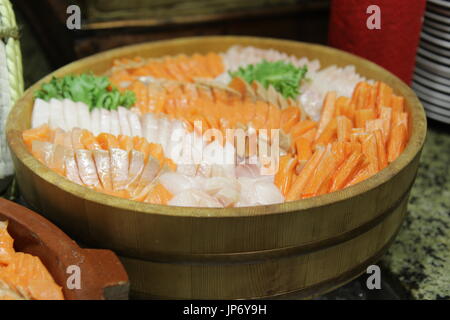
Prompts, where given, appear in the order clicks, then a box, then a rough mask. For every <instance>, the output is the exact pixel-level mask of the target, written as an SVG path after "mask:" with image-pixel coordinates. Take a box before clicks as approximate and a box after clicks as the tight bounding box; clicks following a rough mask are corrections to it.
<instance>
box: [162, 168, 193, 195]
mask: <svg viewBox="0 0 450 320" xmlns="http://www.w3.org/2000/svg"><path fill="white" fill-rule="evenodd" d="M159 182H161V183H162V185H163V186H164V188H166V189H167V190H169V192H170V193H171V194H174V195H175V194H178V193H180V192H182V191H184V190H188V189H192V188H194V187H198V186H197V185H196V184H194V180H193V179H192V178H189V177H187V176H185V175H183V174H180V173H177V172H171V171H167V172H164V173H162V174H161V176H160V177H159Z"/></svg>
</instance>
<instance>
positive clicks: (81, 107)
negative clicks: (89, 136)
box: [76, 102, 92, 131]
mask: <svg viewBox="0 0 450 320" xmlns="http://www.w3.org/2000/svg"><path fill="white" fill-rule="evenodd" d="M76 105H77V118H78V125H79V127H80V128H82V129H86V130H89V131H92V128H91V113H90V112H89V106H88V105H87V104H85V103H83V102H77V103H76Z"/></svg>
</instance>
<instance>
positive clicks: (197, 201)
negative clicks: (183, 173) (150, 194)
mask: <svg viewBox="0 0 450 320" xmlns="http://www.w3.org/2000/svg"><path fill="white" fill-rule="evenodd" d="M168 204H169V205H171V206H183V207H208V208H222V207H223V205H222V204H221V203H220V202H219V201H218V200H217V199H215V198H214V197H212V196H210V195H209V194H207V193H206V192H204V191H201V190H197V189H188V190H185V191H183V192H180V193H178V194H177V195H175V196H174V197H173V198H172V199H171V200H170V201H169V203H168Z"/></svg>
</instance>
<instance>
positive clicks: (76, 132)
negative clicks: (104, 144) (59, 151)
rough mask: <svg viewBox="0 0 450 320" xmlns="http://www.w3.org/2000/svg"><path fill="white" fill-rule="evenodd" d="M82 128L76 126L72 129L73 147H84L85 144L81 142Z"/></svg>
mask: <svg viewBox="0 0 450 320" xmlns="http://www.w3.org/2000/svg"><path fill="white" fill-rule="evenodd" d="M81 135H82V130H81V129H80V128H74V129H73V130H72V148H74V149H83V148H84V145H83V144H82V143H81Z"/></svg>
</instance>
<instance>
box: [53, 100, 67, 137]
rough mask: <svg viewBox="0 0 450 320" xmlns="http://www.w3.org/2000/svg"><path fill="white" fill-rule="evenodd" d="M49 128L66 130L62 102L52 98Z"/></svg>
mask: <svg viewBox="0 0 450 320" xmlns="http://www.w3.org/2000/svg"><path fill="white" fill-rule="evenodd" d="M50 128H52V129H56V128H61V129H63V130H66V123H65V120H64V109H63V104H62V101H60V100H57V99H53V98H52V99H50Z"/></svg>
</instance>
